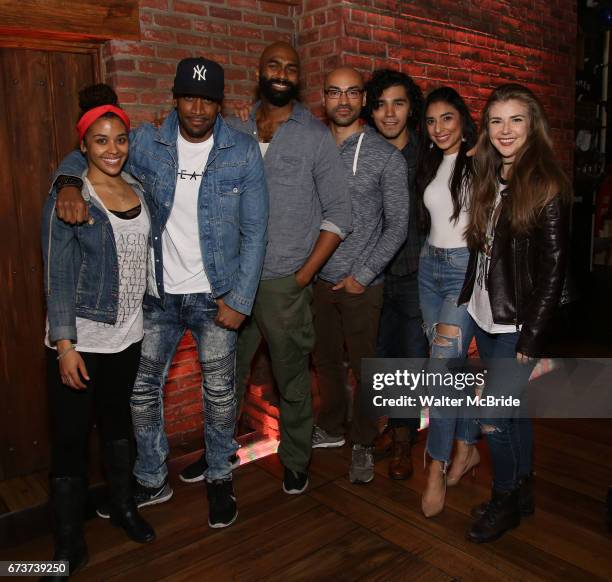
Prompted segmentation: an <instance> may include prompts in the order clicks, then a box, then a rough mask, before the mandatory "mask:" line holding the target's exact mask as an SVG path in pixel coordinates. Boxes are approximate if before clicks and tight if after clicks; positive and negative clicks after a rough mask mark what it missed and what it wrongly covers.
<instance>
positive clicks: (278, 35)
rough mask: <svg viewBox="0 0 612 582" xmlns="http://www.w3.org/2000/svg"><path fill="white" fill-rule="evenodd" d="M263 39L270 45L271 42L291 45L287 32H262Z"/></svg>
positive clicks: (290, 37) (290, 38) (290, 36)
mask: <svg viewBox="0 0 612 582" xmlns="http://www.w3.org/2000/svg"><path fill="white" fill-rule="evenodd" d="M263 39H264V40H265V41H266V43H267V44H271V43H273V42H277V41H279V40H282V41H283V42H286V43H289V44H293V43H292V40H293V38H292V35H291V34H290V33H288V32H282V31H278V30H264V31H263Z"/></svg>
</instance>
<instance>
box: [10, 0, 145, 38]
mask: <svg viewBox="0 0 612 582" xmlns="http://www.w3.org/2000/svg"><path fill="white" fill-rule="evenodd" d="M15 32H23V33H24V34H26V35H32V36H36V37H40V36H45V35H47V36H51V37H58V38H73V39H75V38H96V39H125V40H139V39H140V20H139V11H138V0H70V2H66V0H19V1H15V0H0V34H14V33H15Z"/></svg>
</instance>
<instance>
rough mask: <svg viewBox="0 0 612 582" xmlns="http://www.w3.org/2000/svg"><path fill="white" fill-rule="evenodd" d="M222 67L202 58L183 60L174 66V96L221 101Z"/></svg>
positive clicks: (222, 85)
mask: <svg viewBox="0 0 612 582" xmlns="http://www.w3.org/2000/svg"><path fill="white" fill-rule="evenodd" d="M223 77H224V75H223V67H222V66H221V65H220V64H219V63H215V61H210V60H208V59H205V58H203V57H196V58H192V59H183V60H182V61H181V62H180V63H179V64H178V65H177V66H176V77H174V86H173V87H172V92H173V93H174V95H193V96H195V97H208V98H209V99H213V100H214V101H221V100H222V99H223V87H224V80H223Z"/></svg>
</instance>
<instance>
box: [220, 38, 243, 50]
mask: <svg viewBox="0 0 612 582" xmlns="http://www.w3.org/2000/svg"><path fill="white" fill-rule="evenodd" d="M212 41H213V47H214V48H216V49H223V50H228V51H244V50H245V49H246V43H245V42H244V41H243V40H240V39H237V38H213V39H212Z"/></svg>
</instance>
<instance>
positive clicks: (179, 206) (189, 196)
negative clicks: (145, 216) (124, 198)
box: [162, 131, 214, 294]
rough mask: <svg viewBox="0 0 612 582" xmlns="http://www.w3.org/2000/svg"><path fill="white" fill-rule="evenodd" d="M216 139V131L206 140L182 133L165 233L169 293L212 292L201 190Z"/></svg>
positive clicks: (177, 141)
mask: <svg viewBox="0 0 612 582" xmlns="http://www.w3.org/2000/svg"><path fill="white" fill-rule="evenodd" d="M213 143H214V142H213V136H212V135H211V136H210V138H209V139H207V140H206V141H204V142H200V143H191V142H189V141H187V140H186V139H184V138H183V136H181V133H180V131H179V133H178V138H177V140H176V146H177V149H178V164H179V169H178V173H177V176H176V189H175V191H174V204H173V205H172V210H171V211H170V216H169V217H168V222H166V228H165V229H164V232H163V233H162V252H163V257H164V291H165V292H166V293H176V294H184V293H210V282H209V281H208V277H207V276H206V272H205V271H204V263H203V261H202V253H201V250H200V230H199V226H198V194H199V191H200V184H201V182H202V176H203V174H204V168H205V167H206V162H207V161H208V156H209V154H210V152H211V150H212V147H213Z"/></svg>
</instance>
